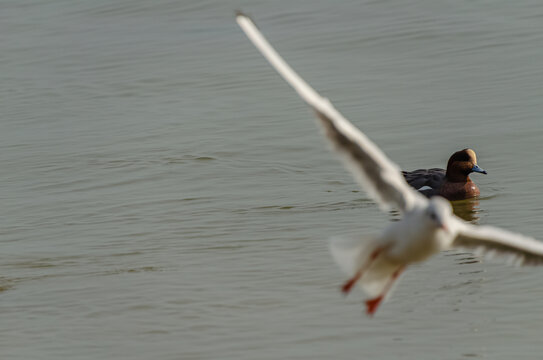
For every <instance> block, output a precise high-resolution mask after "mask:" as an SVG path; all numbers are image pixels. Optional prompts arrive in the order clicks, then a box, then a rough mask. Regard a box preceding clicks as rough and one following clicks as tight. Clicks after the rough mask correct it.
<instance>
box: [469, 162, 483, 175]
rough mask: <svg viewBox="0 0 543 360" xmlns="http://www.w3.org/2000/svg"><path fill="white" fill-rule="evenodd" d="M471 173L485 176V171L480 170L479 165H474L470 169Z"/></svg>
mask: <svg viewBox="0 0 543 360" xmlns="http://www.w3.org/2000/svg"><path fill="white" fill-rule="evenodd" d="M471 171H473V172H478V173H481V174H485V175H486V170H485V169H482V168H480V167H479V165H477V164H475V165H474V166H473V168H472V169H471Z"/></svg>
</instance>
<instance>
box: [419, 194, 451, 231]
mask: <svg viewBox="0 0 543 360" xmlns="http://www.w3.org/2000/svg"><path fill="white" fill-rule="evenodd" d="M425 215H426V217H427V218H428V221H429V222H430V223H431V224H432V225H434V226H435V227H436V228H440V229H442V230H444V231H449V226H448V224H447V222H448V221H447V220H448V219H449V218H450V217H451V215H452V206H451V204H450V203H449V201H447V200H446V199H445V198H442V197H441V196H434V197H432V198H430V203H429V205H428V207H427V208H426V211H425Z"/></svg>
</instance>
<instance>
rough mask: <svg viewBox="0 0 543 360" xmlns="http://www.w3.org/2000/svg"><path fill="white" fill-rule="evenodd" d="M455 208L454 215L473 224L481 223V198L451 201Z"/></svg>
mask: <svg viewBox="0 0 543 360" xmlns="http://www.w3.org/2000/svg"><path fill="white" fill-rule="evenodd" d="M451 205H452V207H453V213H454V214H455V215H456V216H458V217H459V218H461V219H462V220H465V221H467V222H470V223H472V224H477V223H478V222H479V217H480V216H479V213H480V211H481V210H480V207H479V198H471V199H466V200H458V201H451Z"/></svg>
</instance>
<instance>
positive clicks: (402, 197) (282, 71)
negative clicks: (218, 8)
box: [236, 12, 543, 316]
mask: <svg viewBox="0 0 543 360" xmlns="http://www.w3.org/2000/svg"><path fill="white" fill-rule="evenodd" d="M236 20H237V22H238V24H239V26H240V27H241V28H242V29H243V31H244V32H245V34H246V35H247V37H248V38H249V39H250V40H251V41H252V42H253V44H254V45H255V46H256V47H257V49H258V50H259V51H260V52H261V53H262V55H264V57H265V58H266V59H267V60H268V61H269V62H270V64H271V65H272V66H273V67H274V68H275V70H277V72H278V73H279V75H281V77H283V79H285V80H286V82H287V83H289V84H290V85H291V86H292V87H293V88H294V90H295V91H296V92H297V93H298V95H299V96H300V97H301V98H302V99H303V100H304V101H305V102H306V103H307V104H308V105H309V106H310V107H311V108H312V109H313V111H314V112H315V115H316V116H317V118H318V119H319V122H320V125H321V126H322V128H323V130H324V134H325V136H326V138H327V139H328V140H329V141H330V143H331V144H332V146H333V147H334V149H335V150H336V151H337V152H338V153H339V154H340V155H341V158H342V160H343V162H344V163H345V165H346V167H347V168H348V169H349V170H350V171H351V172H352V174H353V175H354V177H355V178H356V179H357V180H358V181H359V182H360V184H361V186H362V187H363V188H364V190H366V191H367V192H368V194H369V195H370V196H371V197H372V198H373V199H374V200H375V201H376V202H377V203H378V204H379V206H380V207H381V209H382V210H387V209H389V208H396V209H398V210H400V212H401V213H402V218H401V220H400V221H397V222H393V223H391V224H390V225H389V226H388V227H386V228H385V230H384V231H383V232H382V233H381V234H380V235H379V236H377V237H373V238H368V237H361V238H358V239H345V238H333V239H332V241H331V245H330V248H331V252H332V255H333V257H334V258H335V260H336V261H337V263H338V264H339V266H340V267H341V268H342V269H343V270H344V271H345V272H346V273H347V274H348V275H349V276H350V278H349V280H348V281H347V282H345V284H344V285H343V286H342V288H341V290H342V291H343V293H345V294H347V293H349V292H350V290H351V289H352V287H353V286H354V285H355V284H359V285H361V287H362V289H363V290H364V291H365V292H366V293H367V295H368V296H369V298H368V299H367V300H366V312H367V314H368V315H370V316H372V315H373V314H374V313H375V311H376V310H377V308H378V307H379V304H380V303H381V302H382V301H383V299H385V298H386V296H387V294H388V293H389V291H390V289H391V287H392V285H393V284H394V282H395V281H396V280H397V279H398V277H399V276H400V275H401V274H402V272H403V271H404V270H405V268H406V267H407V266H408V265H409V264H412V263H416V262H421V261H423V260H426V259H427V258H428V257H430V256H431V255H433V254H436V253H438V252H440V251H442V250H446V249H451V248H464V249H469V250H472V251H474V252H475V253H478V254H486V255H494V254H503V255H507V256H508V257H509V258H510V260H511V261H512V262H514V263H516V264H518V265H541V264H543V243H542V242H539V241H537V240H535V239H533V238H530V237H527V236H523V235H520V234H515V233H512V232H509V231H506V230H502V229H500V228H497V227H492V226H475V225H472V224H469V223H467V222H465V221H463V220H461V219H459V218H458V217H456V216H455V215H453V213H452V208H451V205H450V204H449V202H448V201H447V200H445V199H444V198H442V197H439V196H435V197H432V198H430V199H427V198H425V197H424V196H423V195H421V194H420V193H418V192H417V191H415V190H414V189H413V188H411V187H410V186H409V185H408V184H407V182H406V181H405V179H404V177H403V176H402V173H401V171H400V168H399V167H398V166H397V165H396V164H395V163H393V162H392V161H391V160H390V159H389V158H388V157H387V156H386V155H385V154H384V153H383V152H382V151H381V150H380V149H379V148H378V147H377V146H376V145H375V144H374V143H373V142H372V141H371V140H370V139H369V138H368V137H367V136H366V135H364V133H362V132H361V131H360V130H358V129H357V128H356V127H355V126H354V125H353V124H351V123H350V122H349V121H348V120H347V119H345V118H344V117H343V115H341V113H339V111H337V110H336V109H335V108H334V106H333V105H332V103H330V101H329V100H328V99H326V98H324V97H322V96H321V95H319V94H318V93H317V92H316V91H315V90H314V89H313V88H311V87H310V86H309V85H308V84H307V83H306V82H305V81H304V80H303V79H302V78H301V77H300V76H299V75H298V74H297V73H296V72H294V70H292V68H291V67H290V66H289V65H288V64H287V63H286V62H285V61H284V60H283V58H282V57H281V56H280V55H279V54H278V53H277V52H276V51H275V49H274V48H273V47H272V46H271V45H270V44H269V43H268V41H267V40H266V39H265V38H264V36H263V35H262V34H261V33H260V31H259V30H258V29H257V27H256V26H255V24H254V22H253V21H252V20H251V19H250V18H249V17H248V16H247V15H245V14H243V13H241V12H238V13H237V15H236Z"/></svg>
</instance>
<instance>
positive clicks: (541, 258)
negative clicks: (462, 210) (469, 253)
mask: <svg viewBox="0 0 543 360" xmlns="http://www.w3.org/2000/svg"><path fill="white" fill-rule="evenodd" d="M453 221H454V222H455V225H454V226H455V227H456V228H457V231H458V233H457V236H456V238H455V239H454V240H453V243H452V246H453V247H461V248H465V249H469V250H473V251H474V252H475V253H478V254H482V255H483V254H484V255H487V256H493V255H504V256H506V257H509V258H510V259H511V261H512V262H513V263H515V264H518V265H543V242H541V241H538V240H536V239H534V238H531V237H528V236H524V235H521V234H517V233H513V232H510V231H506V230H503V229H500V228H497V227H493V226H486V225H483V226H474V225H471V224H468V223H466V222H464V221H462V220H460V219H458V218H453Z"/></svg>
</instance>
